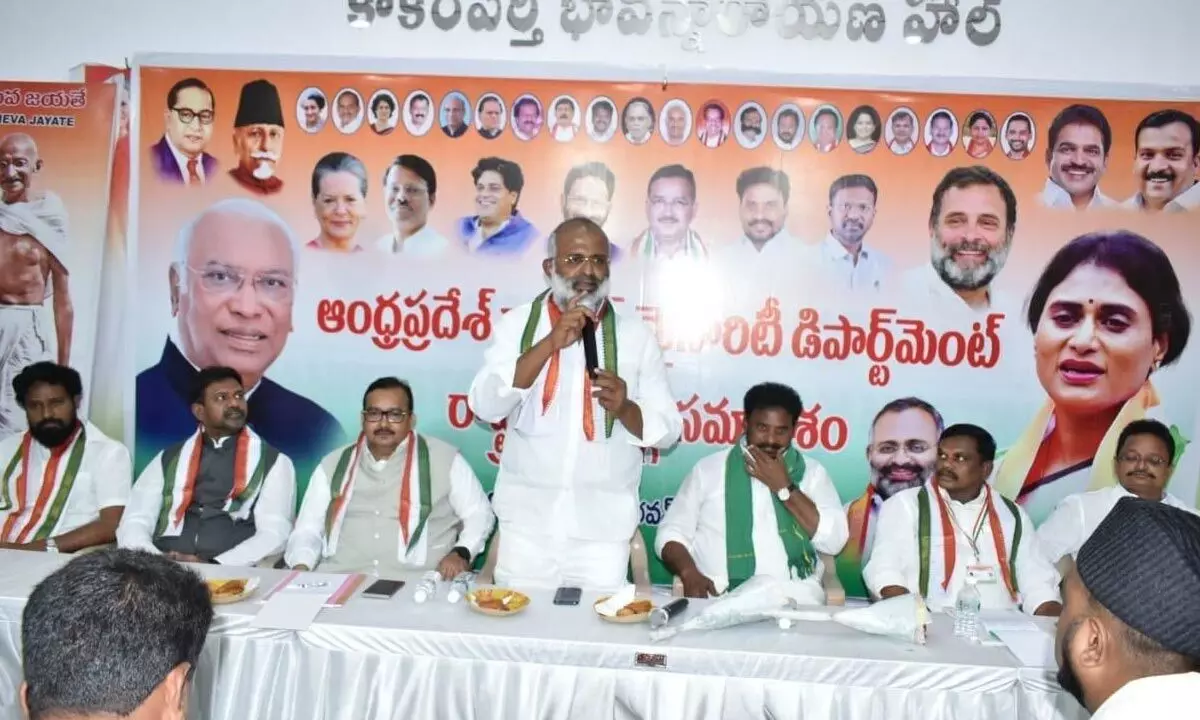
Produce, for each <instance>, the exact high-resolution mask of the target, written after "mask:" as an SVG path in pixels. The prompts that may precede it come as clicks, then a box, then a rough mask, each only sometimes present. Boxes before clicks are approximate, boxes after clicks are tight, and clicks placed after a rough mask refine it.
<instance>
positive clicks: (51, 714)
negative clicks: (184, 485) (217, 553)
mask: <svg viewBox="0 0 1200 720" xmlns="http://www.w3.org/2000/svg"><path fill="white" fill-rule="evenodd" d="M212 618H213V609H212V601H211V599H210V597H209V593H208V586H207V585H206V584H205V582H204V581H203V580H201V579H200V577H199V576H198V575H196V574H195V573H194V572H192V571H190V570H188V569H186V568H184V567H183V566H181V565H178V564H176V563H175V562H172V561H171V560H167V559H166V558H164V557H162V556H159V555H152V554H149V553H146V552H141V551H135V550H115V549H114V550H101V551H98V552H94V553H89V554H87V555H81V556H79V557H76V558H75V559H73V560H71V561H70V562H69V563H67V564H66V565H64V566H63V567H61V568H59V569H58V570H56V571H55V572H54V573H52V574H50V575H49V576H47V577H46V579H44V580H43V581H42V582H41V583H39V584H38V585H37V587H36V588H34V590H33V593H32V594H31V595H30V596H29V601H28V603H26V605H25V610H24V613H23V615H22V622H21V643H22V652H21V661H22V665H23V667H24V672H25V683H24V685H23V686H22V688H21V703H22V705H23V707H24V709H25V711H26V713H27V715H28V717H29V720H60V719H61V720H66V719H68V718H69V719H70V720H84V719H86V718H92V717H96V718H101V717H103V718H112V717H121V718H126V717H127V718H131V719H137V720H140V719H142V718H147V719H151V718H152V719H153V720H176V719H179V718H183V717H185V716H186V714H187V695H188V687H189V685H190V681H191V677H192V673H193V671H194V669H195V667H196V662H197V660H198V659H199V657H200V651H201V649H202V648H203V647H204V639H205V637H206V636H207V635H208V628H209V626H210V625H211V624H212Z"/></svg>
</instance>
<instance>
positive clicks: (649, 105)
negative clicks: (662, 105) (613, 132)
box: [621, 95, 654, 133]
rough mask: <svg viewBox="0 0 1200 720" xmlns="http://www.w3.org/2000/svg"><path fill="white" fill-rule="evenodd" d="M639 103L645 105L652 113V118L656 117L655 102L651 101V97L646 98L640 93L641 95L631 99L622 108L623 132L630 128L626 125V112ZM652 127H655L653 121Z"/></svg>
mask: <svg viewBox="0 0 1200 720" xmlns="http://www.w3.org/2000/svg"><path fill="white" fill-rule="evenodd" d="M638 103H641V104H643V105H645V106H646V111H647V112H648V113H649V114H650V117H651V118H653V117H654V104H653V103H651V102H650V100H649V99H647V98H644V97H642V96H641V95H639V96H637V97H635V98H634V99H632V100H630V101H629V102H627V103H625V107H623V108H621V132H623V133H627V132H629V128H628V127H627V126H626V125H625V113H627V112H629V108H631V107H633V106H634V105H636V104H638ZM651 127H653V123H651Z"/></svg>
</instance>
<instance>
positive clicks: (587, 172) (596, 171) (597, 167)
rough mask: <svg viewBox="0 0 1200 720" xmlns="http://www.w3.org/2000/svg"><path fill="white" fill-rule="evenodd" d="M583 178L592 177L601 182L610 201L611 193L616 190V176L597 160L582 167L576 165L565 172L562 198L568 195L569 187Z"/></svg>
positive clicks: (569, 192)
mask: <svg viewBox="0 0 1200 720" xmlns="http://www.w3.org/2000/svg"><path fill="white" fill-rule="evenodd" d="M585 177H594V178H598V179H600V180H603V181H604V186H605V187H606V188H608V199H609V200H612V198H613V193H614V192H616V190H617V176H616V175H614V174H613V171H612V169H611V168H609V167H608V166H607V165H605V164H604V163H602V162H600V161H599V160H592V161H590V162H585V163H583V164H582V165H576V166H575V167H573V168H571V169H570V170H568V171H567V177H566V179H565V180H563V197H566V196H567V195H570V194H571V186H572V185H574V184H575V183H576V182H577V181H578V180H582V179H583V178H585Z"/></svg>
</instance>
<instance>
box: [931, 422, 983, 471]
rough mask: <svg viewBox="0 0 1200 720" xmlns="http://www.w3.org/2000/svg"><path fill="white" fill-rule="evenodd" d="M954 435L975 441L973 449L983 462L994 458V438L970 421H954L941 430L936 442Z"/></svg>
mask: <svg viewBox="0 0 1200 720" xmlns="http://www.w3.org/2000/svg"><path fill="white" fill-rule="evenodd" d="M956 437H969V438H971V439H973V440H974V441H975V449H976V450H978V451H979V457H980V459H981V460H983V462H992V461H993V460H995V459H996V439H995V438H993V437H992V434H991V433H990V432H988V431H987V430H984V429H983V428H981V427H979V426H978V425H972V424H971V423H956V424H954V425H951V426H950V427H948V428H946V429H945V430H943V431H942V436H941V437H940V438H938V442H941V441H942V440H949V439H950V438H956Z"/></svg>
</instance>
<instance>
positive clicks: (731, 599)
mask: <svg viewBox="0 0 1200 720" xmlns="http://www.w3.org/2000/svg"><path fill="white" fill-rule="evenodd" d="M792 584H793V583H791V582H783V581H780V580H778V579H776V578H773V577H770V576H767V575H755V576H754V577H752V578H750V579H749V580H747V581H746V582H744V583H742V584H741V585H740V586H739V587H738V588H737V589H736V590H733V591H732V592H730V593H728V594H726V595H722V596H721V597H719V598H717V599H716V600H714V601H713V602H712V603H710V604H709V605H708V606H706V607H705V608H704V609H703V610H701V611H700V612H699V613H698V614H696V615H694V616H692V617H689V618H688V619H687V620H684V621H683V622H681V623H679V624H677V625H675V624H668V625H666V626H664V627H661V628H656V629H654V630H651V631H650V639H651V640H652V641H654V642H659V641H661V640H666V639H668V638H671V637H674V636H676V635H678V634H679V633H681V632H688V631H694V630H719V629H721V628H727V627H733V626H735V625H742V624H744V623H751V622H758V621H760V620H765V619H766V618H768V617H770V613H771V612H772V611H774V610H779V609H781V608H784V607H787V606H789V605H790V604H791V603H792V602H793V599H792V598H793V597H794V596H796V595H800V594H801V593H800V592H799V591H798V590H797V589H796V588H793V587H791V585H792Z"/></svg>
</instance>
